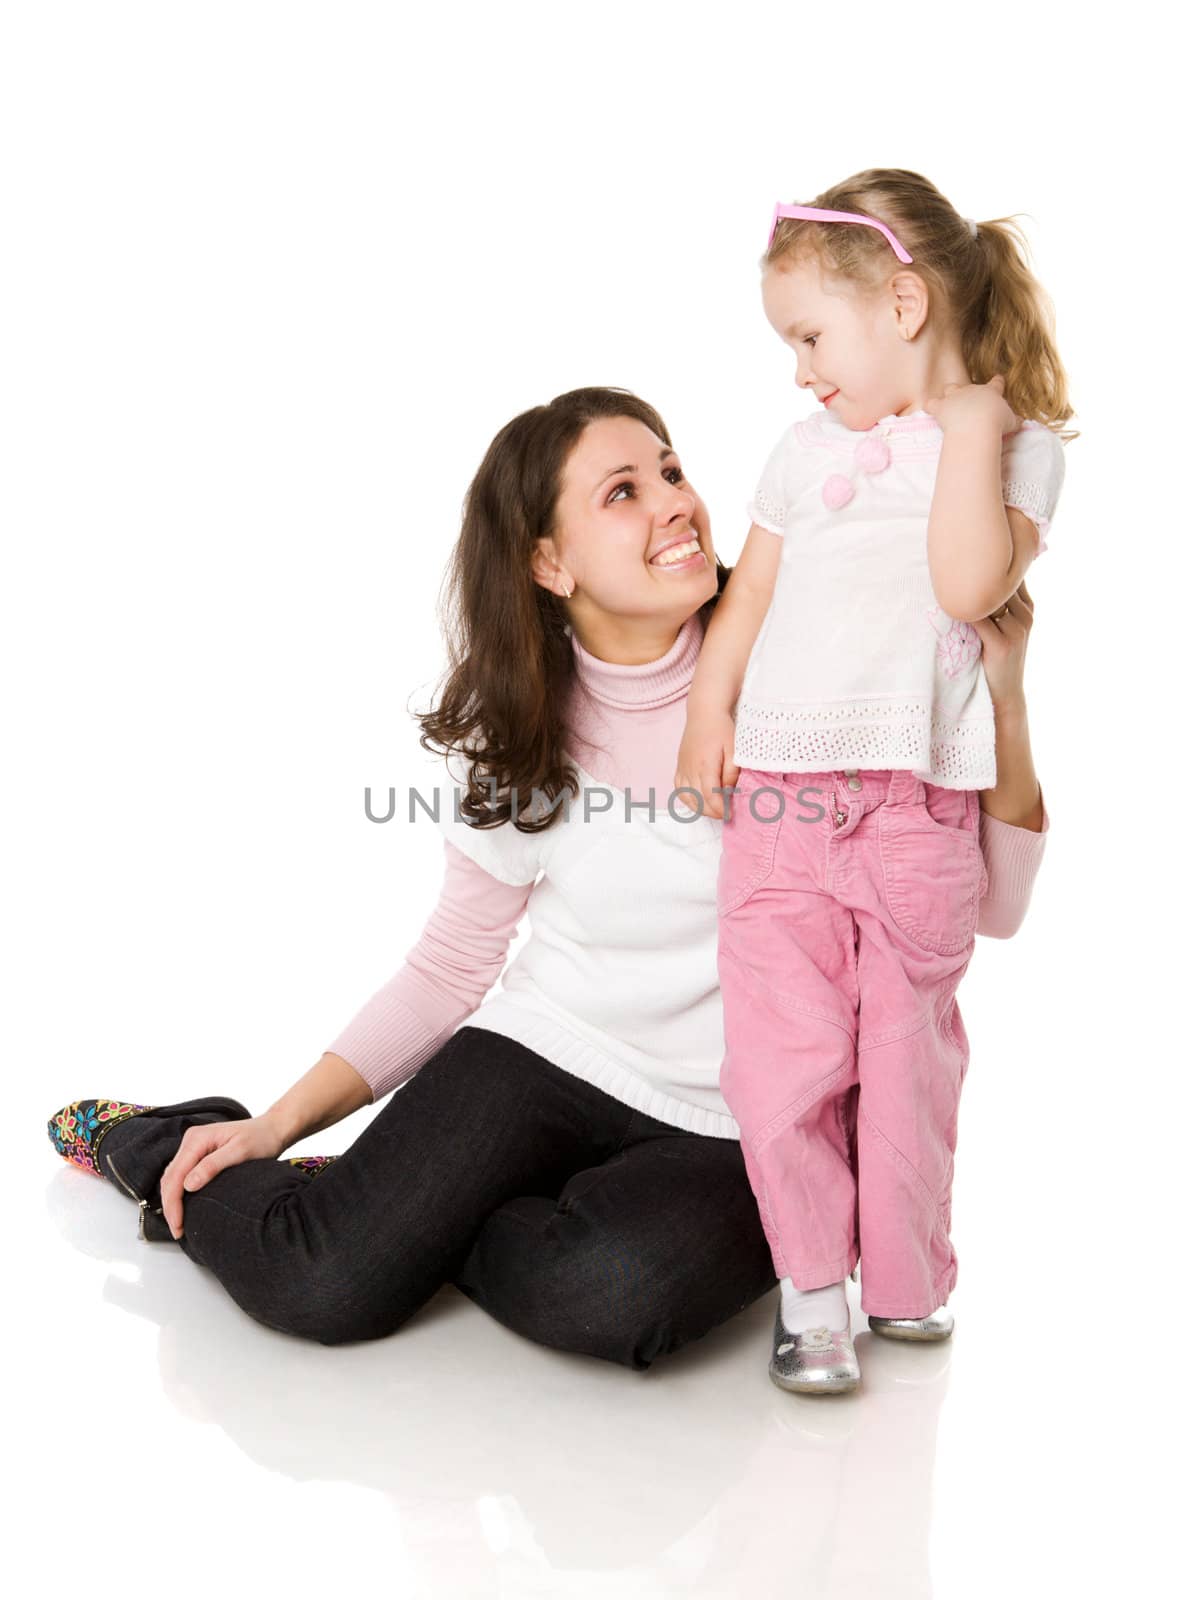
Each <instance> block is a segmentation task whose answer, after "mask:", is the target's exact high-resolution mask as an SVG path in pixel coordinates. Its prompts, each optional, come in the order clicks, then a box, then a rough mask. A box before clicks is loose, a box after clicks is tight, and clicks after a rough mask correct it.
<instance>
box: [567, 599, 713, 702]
mask: <svg viewBox="0 0 1182 1600" xmlns="http://www.w3.org/2000/svg"><path fill="white" fill-rule="evenodd" d="M702 639H703V628H702V618H701V614H700V612H697V611H695V612H694V614H693V616H692V617H687V618H686V620H685V621H684V622H683V623H682V625H681V627H680V628H679V629H678V633H677V638H676V639H674V641H673V643H672V644H671V645H670V647H669V649H668V650H666V652H665V654H664V655H663V656H658V657H657V659H656V660H655V661H644V662H642V663H641V664H640V665H639V666H623V665H621V664H620V663H619V662H617V661H601V660H600V659H599V657H598V656H593V655H592V654H591V652H590V651H589V650H587V649H585V648H584V646H583V645H581V644H580V643H579V640H578V636H577V635H576V634H575V633H574V632H573V630H572V631H571V634H570V642H571V647H572V649H573V650H574V654H575V670H576V671H577V673H578V675H579V678H580V679H581V681H582V683H583V684H584V686H585V688H586V691H587V693H588V694H589V695H591V697H592V698H593V699H595V700H600V701H602V702H603V704H604V705H607V706H618V707H619V708H620V709H621V710H627V709H629V708H631V707H632V706H663V705H667V704H668V703H669V701H671V700H682V699H684V698H685V696H686V694H687V693H688V691H689V686H690V683H691V682H692V680H693V676H694V667H695V665H696V664H697V660H698V653H699V651H700V650H701V648H702Z"/></svg>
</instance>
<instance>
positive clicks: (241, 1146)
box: [160, 1115, 287, 1239]
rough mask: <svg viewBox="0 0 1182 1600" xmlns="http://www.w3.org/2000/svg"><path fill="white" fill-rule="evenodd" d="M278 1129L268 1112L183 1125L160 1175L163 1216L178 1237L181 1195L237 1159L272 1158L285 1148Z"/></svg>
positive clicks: (206, 1181)
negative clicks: (178, 1138)
mask: <svg viewBox="0 0 1182 1600" xmlns="http://www.w3.org/2000/svg"><path fill="white" fill-rule="evenodd" d="M286 1148H287V1147H286V1144H285V1143H284V1140H283V1137H282V1135H281V1134H280V1132H279V1129H278V1128H277V1126H276V1125H275V1123H274V1122H272V1121H271V1120H270V1119H269V1118H268V1117H267V1116H265V1115H264V1116H261V1117H248V1118H246V1119H245V1120H242V1121H238V1122H204V1123H196V1124H195V1125H194V1126H193V1127H191V1128H186V1130H185V1134H184V1137H183V1138H182V1139H181V1142H180V1146H179V1148H178V1150H177V1153H176V1155H175V1156H173V1158H172V1160H171V1161H170V1162H169V1163H168V1165H167V1166H166V1167H165V1169H164V1173H163V1176H162V1177H161V1179H160V1203H161V1207H162V1209H163V1211H164V1220H165V1221H166V1222H167V1223H168V1226H169V1228H170V1229H171V1230H172V1236H173V1238H174V1239H179V1238H180V1236H181V1234H182V1233H183V1232H184V1231H185V1229H184V1215H183V1212H184V1195H185V1192H186V1191H189V1192H192V1190H194V1189H200V1188H201V1186H202V1184H204V1183H208V1182H209V1180H210V1178H212V1177H214V1176H215V1174H217V1173H219V1172H221V1171H223V1170H224V1169H225V1168H226V1167H233V1166H237V1164H238V1163H239V1162H240V1161H259V1160H274V1158H275V1157H276V1156H278V1155H280V1154H282V1152H283V1151H284V1150H285V1149H286Z"/></svg>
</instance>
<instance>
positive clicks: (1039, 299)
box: [760, 167, 1079, 441]
mask: <svg viewBox="0 0 1182 1600" xmlns="http://www.w3.org/2000/svg"><path fill="white" fill-rule="evenodd" d="M800 204H803V205H810V206H817V207H822V208H824V209H825V210H828V211H855V212H857V213H858V214H859V215H860V216H867V217H875V218H877V219H878V221H880V222H885V223H886V225H887V227H888V228H890V230H891V232H892V233H894V234H895V236H896V237H897V238H898V240H899V242H900V244H901V245H902V246H903V248H904V249H905V250H906V251H907V253H908V254H909V255H910V256H912V257H913V258H914V259H913V261H912V263H911V265H910V267H909V268H907V269H906V270H908V271H911V272H915V273H917V274H918V275H919V277H921V278H922V279H923V281H924V283H925V284H926V285H927V287H928V292H929V294H931V295H932V296H933V297H934V299H935V300H936V301H937V302H938V303H939V304H940V305H941V306H942V307H943V308H944V309H945V310H946V313H947V315H948V316H949V317H950V318H951V319H952V321H953V323H954V324H955V326H956V327H958V328H959V329H960V338H961V348H962V352H963V355H964V362H965V366H966V367H967V368H968V371H969V377H970V378H971V379H972V381H973V382H974V383H988V381H989V379H990V378H991V377H993V375H994V373H1000V374H1001V376H1002V377H1003V378H1004V379H1005V397H1006V399H1007V400H1008V401H1009V404H1010V406H1011V408H1012V409H1013V411H1014V414H1015V415H1016V416H1017V417H1018V419H1019V420H1022V419H1024V418H1031V419H1032V420H1034V421H1036V422H1042V423H1044V424H1045V425H1046V426H1047V427H1048V428H1052V429H1054V430H1055V432H1056V433H1058V434H1059V437H1060V438H1061V439H1062V440H1064V441H1066V440H1068V439H1077V438H1078V437H1079V432H1078V430H1077V429H1065V428H1064V424H1065V423H1066V421H1067V420H1068V418H1069V417H1073V416H1074V415H1075V412H1074V411H1073V410H1072V409H1071V405H1070V403H1069V401H1068V398H1067V375H1066V372H1065V371H1064V368H1063V363H1062V361H1061V360H1060V359H1059V352H1058V350H1057V349H1056V348H1055V335H1054V328H1055V314H1054V310H1053V308H1052V305H1051V301H1050V298H1049V296H1048V295H1047V292H1046V290H1045V289H1044V288H1043V287H1042V285H1041V284H1040V283H1039V282H1038V280H1037V278H1035V276H1034V274H1033V273H1032V272H1031V270H1030V267H1029V266H1028V264H1027V258H1028V254H1029V243H1028V241H1027V239H1026V236H1025V234H1024V233H1023V232H1022V230H1021V228H1020V227H1019V226H1018V224H1017V223H1016V222H1015V221H1014V219H1013V217H997V218H994V219H993V221H991V222H978V223H977V231H976V234H975V235H974V233H973V229H972V226H971V224H970V223H968V222H967V221H966V220H965V218H964V217H962V216H961V215H960V213H959V212H958V211H957V210H956V208H955V207H954V206H953V205H952V203H951V202H950V201H949V200H947V199H946V198H945V196H944V195H942V194H941V193H940V191H939V190H938V189H937V188H936V187H935V185H934V184H932V183H929V181H928V180H927V178H924V177H922V176H921V175H920V174H919V173H918V172H906V171H904V170H902V169H900V168H897V167H872V168H870V169H868V170H867V171H866V172H856V173H855V174H854V176H853V177H852V178H847V179H846V180H845V181H844V182H843V183H839V184H836V185H835V186H834V187H833V188H832V189H826V190H825V192H824V194H819V195H817V197H816V199H814V200H807V201H802V202H800ZM810 257H811V258H815V259H816V261H817V263H818V265H819V266H820V267H821V269H822V271H824V272H830V273H834V274H836V275H837V276H838V277H841V278H848V279H850V280H851V281H852V282H853V283H854V284H856V285H857V286H858V288H859V289H861V290H863V291H869V290H873V289H875V288H877V287H878V286H879V285H880V284H881V283H883V282H884V281H885V279H886V277H887V276H888V275H890V274H892V273H893V272H895V271H898V270H899V269H900V268H901V267H903V263H902V262H900V261H899V258H898V257H897V256H896V255H895V253H894V251H893V250H892V249H891V247H890V245H889V244H888V242H887V240H886V239H885V238H884V237H883V235H882V234H881V233H880V232H879V231H878V229H877V228H863V227H858V226H857V225H856V224H852V223H833V222H816V221H813V220H812V219H810V218H802V217H781V218H780V220H779V222H778V223H777V224H776V229H775V232H774V234H773V235H772V240H771V244H770V245H769V247H768V249H767V251H766V253H765V254H764V256H763V257H762V260H761V263H760V265H761V266H762V267H764V268H765V269H766V268H771V269H775V270H777V271H781V272H783V271H786V270H787V269H788V268H789V267H790V266H794V265H796V263H797V262H799V261H801V260H803V259H807V258H810Z"/></svg>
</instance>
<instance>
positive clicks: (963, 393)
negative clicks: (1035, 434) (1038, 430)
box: [923, 373, 1022, 436]
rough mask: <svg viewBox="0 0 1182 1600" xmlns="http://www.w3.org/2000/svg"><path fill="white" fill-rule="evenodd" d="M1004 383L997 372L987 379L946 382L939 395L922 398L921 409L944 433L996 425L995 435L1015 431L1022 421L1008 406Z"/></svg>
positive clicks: (975, 429) (973, 431) (971, 430)
mask: <svg viewBox="0 0 1182 1600" xmlns="http://www.w3.org/2000/svg"><path fill="white" fill-rule="evenodd" d="M1005 386H1006V381H1005V379H1004V378H1003V377H1002V376H1001V374H1000V373H996V374H995V375H994V376H993V377H992V378H990V380H989V382H988V383H946V384H945V385H944V393H943V394H942V395H937V396H936V397H935V398H933V399H931V400H925V401H924V403H923V404H924V410H925V411H927V412H928V413H929V414H930V415H931V416H933V417H935V419H936V421H937V422H938V423H939V424H940V427H941V428H942V429H943V431H944V432H945V433H952V432H954V431H956V430H963V431H966V432H971V433H975V432H977V431H978V430H979V429H982V428H996V429H997V432H998V434H999V436H1000V435H1001V434H1006V433H1015V432H1016V431H1017V430H1018V429H1019V428H1020V427H1021V425H1022V424H1021V423H1020V422H1019V420H1018V418H1017V417H1016V416H1015V415H1014V413H1013V412H1012V411H1011V409H1010V405H1009V402H1008V401H1007V400H1006V397H1005Z"/></svg>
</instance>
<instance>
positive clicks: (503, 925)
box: [327, 839, 533, 1100]
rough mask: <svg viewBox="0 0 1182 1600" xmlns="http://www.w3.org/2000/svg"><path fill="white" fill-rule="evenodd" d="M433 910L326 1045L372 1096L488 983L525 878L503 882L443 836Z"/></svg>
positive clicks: (526, 890) (513, 925) (409, 1065)
mask: <svg viewBox="0 0 1182 1600" xmlns="http://www.w3.org/2000/svg"><path fill="white" fill-rule="evenodd" d="M443 851H444V856H445V858H446V870H445V873H444V878H443V887H442V888H441V890H440V892H439V900H438V903H437V904H436V906H435V909H434V911H433V912H432V913H431V915H430V917H428V919H427V922H426V924H425V925H424V927H423V931H422V933H421V934H420V935H419V942H418V943H417V944H416V945H415V946H414V948H413V949H412V950H409V951H408V952H407V955H406V960H405V964H404V965H403V966H402V967H401V968H400V969H399V970H398V971H397V972H396V973H395V974H394V976H393V977H392V978H391V979H390V980H389V982H388V983H386V984H384V985H383V986H382V987H381V988H380V989H379V990H378V991H377V993H376V994H374V995H372V996H371V997H370V998H369V999H368V1000H367V1001H366V1003H365V1004H364V1005H363V1006H362V1008H361V1010H360V1011H359V1012H358V1013H357V1015H356V1016H355V1017H354V1018H353V1020H352V1022H350V1023H349V1025H348V1026H347V1027H346V1028H345V1029H344V1031H343V1032H341V1033H339V1034H338V1035H337V1037H336V1038H335V1039H334V1040H333V1042H332V1043H331V1044H330V1045H328V1046H327V1048H328V1049H329V1050H331V1051H332V1053H333V1054H334V1055H337V1056H341V1057H342V1058H343V1059H344V1060H345V1061H347V1062H348V1063H349V1065H350V1066H351V1067H352V1068H353V1069H354V1070H355V1071H357V1072H359V1073H360V1074H361V1076H362V1077H363V1078H364V1079H365V1081H366V1082H367V1083H368V1084H369V1086H370V1089H371V1090H372V1091H373V1099H374V1100H380V1099H381V1098H382V1096H383V1095H385V1094H389V1092H390V1091H391V1089H396V1088H397V1087H398V1086H399V1084H402V1083H405V1082H406V1080H407V1079H408V1078H411V1077H413V1076H414V1074H415V1073H416V1072H417V1071H418V1069H419V1068H420V1067H421V1066H422V1065H423V1063H424V1062H425V1061H428V1060H429V1059H430V1058H431V1056H433V1055H434V1054H435V1052H436V1051H437V1050H438V1049H439V1048H440V1047H441V1046H442V1045H444V1044H446V1042H447V1040H448V1039H450V1038H451V1036H452V1034H453V1033H454V1032H455V1031H456V1029H457V1028H458V1027H459V1025H460V1023H461V1022H463V1020H464V1018H465V1017H467V1016H470V1015H471V1013H472V1012H473V1011H475V1010H476V1007H477V1006H478V1005H479V1004H480V1002H481V1000H483V998H484V996H485V995H486V994H487V993H488V991H489V990H490V989H491V988H492V986H493V984H494V983H495V982H496V981H497V978H498V977H499V975H500V972H501V968H502V967H503V966H504V964H505V956H506V953H507V952H508V949H509V943H510V941H511V940H512V938H513V935H514V933H515V932H516V931H517V924H518V923H519V922H520V921H521V918H522V916H523V914H524V912H525V908H526V905H527V904H528V902H529V897H530V893H531V892H532V890H533V884H532V883H522V884H508V883H502V882H501V880H500V879H499V878H494V877H493V875H492V873H490V872H486V871H485V870H484V868H483V867H480V866H477V864H476V863H475V862H474V861H473V860H472V859H471V858H470V857H469V856H466V855H465V854H464V853H463V851H462V850H457V849H456V847H455V845H453V844H452V843H451V841H450V840H446V839H445V840H444V844H443Z"/></svg>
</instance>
